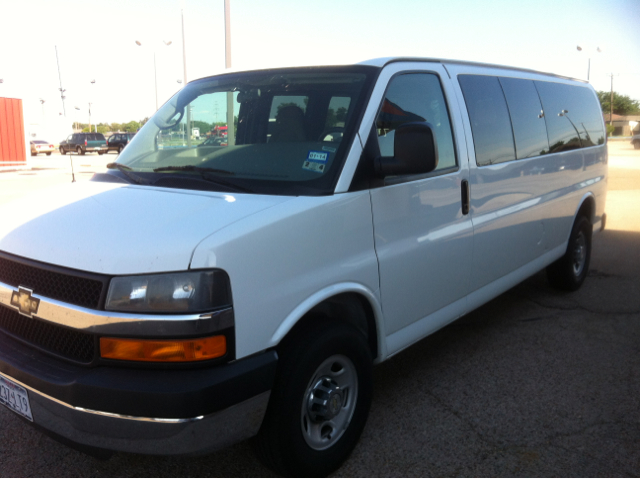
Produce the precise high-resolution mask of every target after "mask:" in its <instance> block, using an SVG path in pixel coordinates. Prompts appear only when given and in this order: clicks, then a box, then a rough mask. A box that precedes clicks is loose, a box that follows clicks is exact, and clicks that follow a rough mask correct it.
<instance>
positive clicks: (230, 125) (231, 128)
mask: <svg viewBox="0 0 640 479" xmlns="http://www.w3.org/2000/svg"><path fill="white" fill-rule="evenodd" d="M230 2H231V0H224V67H225V68H231V6H230ZM233 110H234V109H233V92H231V91H230V92H227V145H228V146H233V145H235V143H236V131H235V122H234V115H233Z"/></svg>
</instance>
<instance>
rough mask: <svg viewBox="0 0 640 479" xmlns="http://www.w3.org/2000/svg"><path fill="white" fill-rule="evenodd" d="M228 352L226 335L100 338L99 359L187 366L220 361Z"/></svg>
mask: <svg viewBox="0 0 640 479" xmlns="http://www.w3.org/2000/svg"><path fill="white" fill-rule="evenodd" d="M226 353H227V338H226V337H225V336H211V337H209V338H197V339H185V340H156V339H153V340H146V339H122V338H100V356H101V357H103V358H107V359H120V360H123V361H147V362H157V363H159V362H165V363H184V362H188V361H206V360H207V359H215V358H220V357H222V356H224V355H225V354H226Z"/></svg>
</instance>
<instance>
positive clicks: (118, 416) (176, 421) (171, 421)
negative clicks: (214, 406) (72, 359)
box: [0, 373, 204, 424]
mask: <svg viewBox="0 0 640 479" xmlns="http://www.w3.org/2000/svg"><path fill="white" fill-rule="evenodd" d="M0 376H2V377H4V378H6V379H8V380H9V381H11V382H14V383H16V384H19V385H20V386H22V387H23V388H25V389H28V390H29V391H31V392H32V393H35V394H38V395H39V396H42V397H44V398H46V399H48V400H49V401H53V402H55V403H57V404H60V405H61V406H64V407H66V408H69V409H73V410H74V411H78V412H83V413H87V414H96V415H98V416H107V417H111V418H116V419H126V420H129V421H140V422H154V423H162V424H185V423H190V422H196V421H200V420H201V419H204V416H197V417H191V418H187V419H170V418H159V417H138V416H127V415H124V414H116V413H112V412H105V411H94V410H93V409H85V408H82V407H76V406H72V405H71V404H67V403H66V402H63V401H60V400H59V399H56V398H54V397H51V396H49V395H47V394H44V393H42V392H40V391H38V390H37V389H34V388H32V387H31V386H27V385H26V384H24V383H22V382H20V381H18V380H17V379H13V378H12V377H11V376H7V375H6V374H3V373H0Z"/></svg>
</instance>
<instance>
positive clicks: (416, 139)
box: [375, 122, 438, 178]
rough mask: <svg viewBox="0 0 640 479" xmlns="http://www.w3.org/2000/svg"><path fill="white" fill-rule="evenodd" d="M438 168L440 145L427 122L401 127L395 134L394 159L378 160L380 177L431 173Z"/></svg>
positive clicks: (381, 157)
mask: <svg viewBox="0 0 640 479" xmlns="http://www.w3.org/2000/svg"><path fill="white" fill-rule="evenodd" d="M437 166H438V144H437V142H436V137H435V135H434V134H433V128H432V127H431V125H430V124H429V123H427V122H412V123H404V124H402V125H400V126H399V127H398V128H397V129H396V132H395V139H394V144H393V157H388V156H380V157H378V158H376V161H375V170H376V175H377V176H379V177H383V178H384V177H385V176H392V175H418V174H422V173H430V172H432V171H433V170H435V169H436V168H437Z"/></svg>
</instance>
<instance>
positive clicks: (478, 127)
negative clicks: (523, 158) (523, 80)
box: [458, 75, 516, 166]
mask: <svg viewBox="0 0 640 479" xmlns="http://www.w3.org/2000/svg"><path fill="white" fill-rule="evenodd" d="M458 81H459V82H460V87H461V88H462V94H463V95H464V101H465V103H466V104H467V111H468V112H469V119H470V120H471V132H472V134H473V143H474V145H475V151H476V163H477V164H478V166H485V165H494V164H496V163H504V162H505V161H511V160H515V159H516V152H515V148H514V144H513V133H512V131H511V121H510V119H509V110H508V109H507V103H506V101H505V98H504V94H503V92H502V87H501V86H500V82H499V80H498V78H497V77H491V76H481V75H459V76H458Z"/></svg>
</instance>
